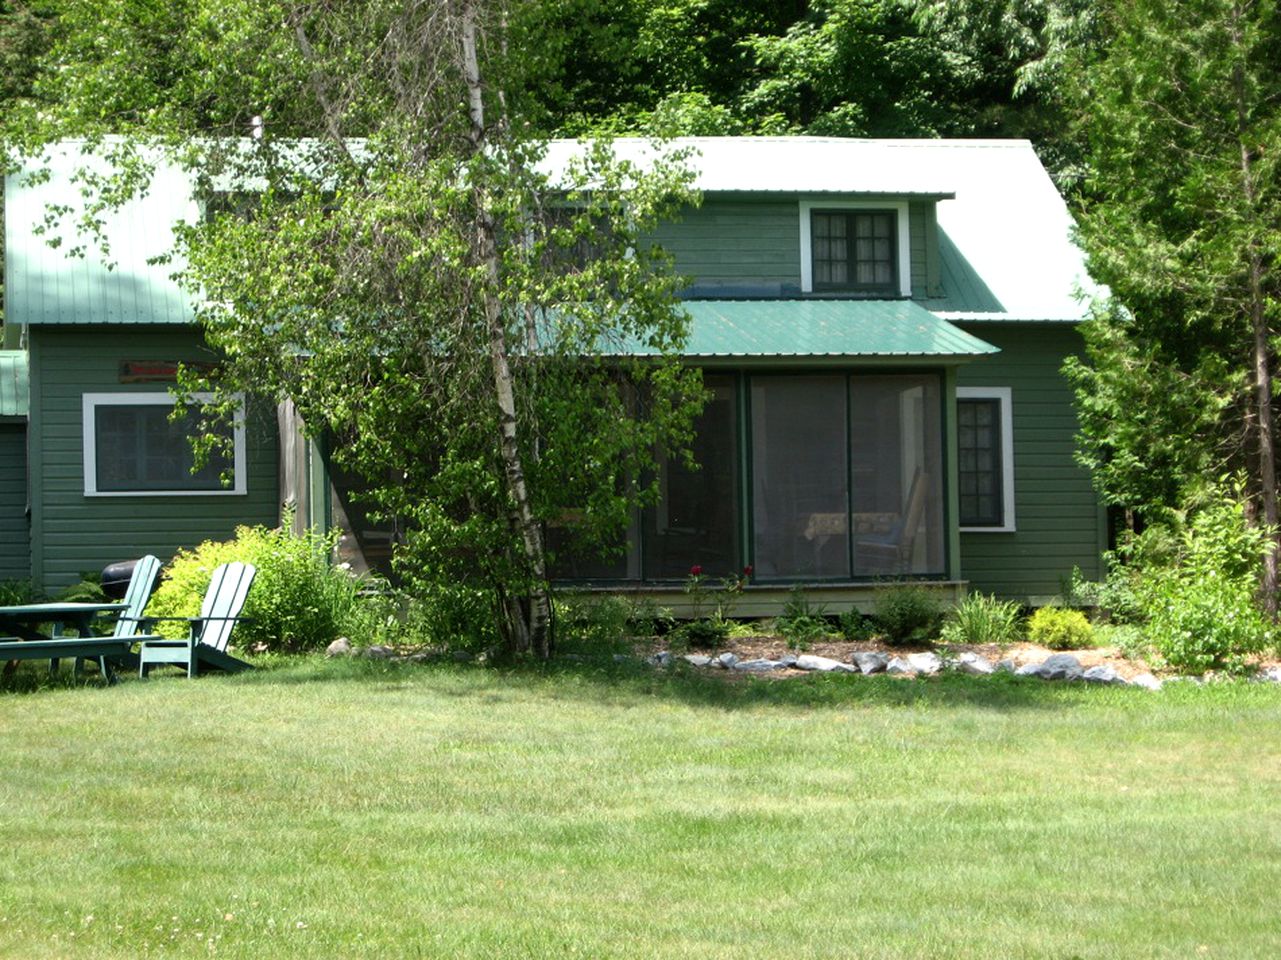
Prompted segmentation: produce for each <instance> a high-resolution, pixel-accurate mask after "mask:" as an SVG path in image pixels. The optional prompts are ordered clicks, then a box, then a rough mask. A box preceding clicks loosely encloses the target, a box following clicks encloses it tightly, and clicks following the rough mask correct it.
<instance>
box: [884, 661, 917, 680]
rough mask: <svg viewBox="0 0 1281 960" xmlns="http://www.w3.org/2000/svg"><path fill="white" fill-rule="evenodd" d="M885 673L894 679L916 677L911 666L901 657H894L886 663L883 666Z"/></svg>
mask: <svg viewBox="0 0 1281 960" xmlns="http://www.w3.org/2000/svg"><path fill="white" fill-rule="evenodd" d="M885 672H886V673H888V674H891V675H892V676H896V677H902V676H912V677H914V676H916V671H915V670H913V669H912V665H911V664H910V663H908V662H907V661H906V660H904V659H903V658H902V657H895V658H894V659H893V660H891V661H890V662H889V663H887V664H886V665H885Z"/></svg>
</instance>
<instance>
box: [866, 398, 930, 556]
mask: <svg viewBox="0 0 1281 960" xmlns="http://www.w3.org/2000/svg"><path fill="white" fill-rule="evenodd" d="M941 421H942V412H941V408H940V386H939V379H938V377H936V376H929V375H921V376H855V377H852V378H851V379H850V466H851V469H850V475H851V477H852V479H853V504H854V516H853V523H854V575H855V576H856V577H873V576H893V575H903V574H940V573H943V572H944V559H943V544H944V532H945V531H944V527H943V479H944V478H943V430H942V422H941Z"/></svg>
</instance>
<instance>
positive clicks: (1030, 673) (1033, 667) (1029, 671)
mask: <svg viewBox="0 0 1281 960" xmlns="http://www.w3.org/2000/svg"><path fill="white" fill-rule="evenodd" d="M1006 662H1007V663H1011V664H1012V663H1013V661H1006ZM1014 675H1015V676H1016V677H1039V676H1040V675H1041V665H1040V664H1039V663H1025V664H1023V666H1021V667H1019V668H1018V669H1017V670H1015V671H1014Z"/></svg>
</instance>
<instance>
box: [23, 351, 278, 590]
mask: <svg viewBox="0 0 1281 960" xmlns="http://www.w3.org/2000/svg"><path fill="white" fill-rule="evenodd" d="M210 359H212V357H211V355H210V353H209V351H208V349H207V348H205V347H204V346H203V344H202V342H201V340H200V338H199V335H198V334H197V333H196V332H195V331H194V330H192V329H191V328H181V329H174V328H169V329H164V330H157V329H155V328H142V327H132V328H120V327H116V328H112V329H103V328H97V329H95V328H90V327H75V328H61V327H60V328H53V327H39V328H32V329H31V436H32V447H31V489H32V503H31V510H32V541H33V544H32V545H33V550H32V575H33V577H34V578H35V579H36V580H37V581H38V582H40V583H42V584H43V585H44V586H45V587H46V588H56V587H59V586H62V585H64V584H66V583H69V582H72V581H74V580H75V579H76V576H77V574H78V573H79V571H81V570H96V569H100V568H101V567H103V566H105V565H106V564H108V563H111V562H113V561H116V560H123V559H128V558H132V557H137V556H140V555H142V554H144V553H154V554H156V555H157V556H159V557H160V558H161V559H162V560H167V559H168V558H170V557H171V556H172V555H173V554H174V552H175V551H177V549H178V548H179V547H186V546H193V545H195V544H197V543H199V542H200V541H202V540H206V539H210V538H214V539H224V538H227V537H229V536H231V534H232V532H233V530H234V529H235V527H236V525H237V524H240V523H266V524H275V523H277V522H278V519H279V518H278V494H277V474H276V447H277V441H276V429H275V417H274V412H273V411H272V410H271V409H269V408H265V407H264V406H263V405H258V406H257V407H255V406H253V405H251V407H250V412H249V423H248V427H247V431H246V433H247V436H246V440H247V444H246V446H247V449H246V458H247V460H248V464H247V470H248V473H247V494H246V495H245V496H184V497H173V496H148V497H143V496H139V497H133V496H126V497H105V498H96V497H86V496H85V495H84V465H83V432H82V424H81V420H82V413H81V400H82V395H83V394H84V393H88V392H103V393H107V392H112V393H120V392H124V393H128V392H135V391H163V390H164V389H165V385H164V384H155V383H152V384H124V383H121V382H120V361H122V360H187V361H195V360H210Z"/></svg>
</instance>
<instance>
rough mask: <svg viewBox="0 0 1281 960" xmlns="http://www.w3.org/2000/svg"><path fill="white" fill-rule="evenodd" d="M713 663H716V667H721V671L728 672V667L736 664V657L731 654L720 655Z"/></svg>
mask: <svg viewBox="0 0 1281 960" xmlns="http://www.w3.org/2000/svg"><path fill="white" fill-rule="evenodd" d="M713 662H714V663H716V664H717V666H719V667H721V669H723V670H728V669H729V668H730V667H732V666H734V664H736V663H738V657H736V656H735V655H734V654H732V653H722V654H721V655H720V656H719V657H717V658H716V660H715V661H713Z"/></svg>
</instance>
